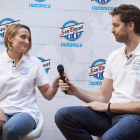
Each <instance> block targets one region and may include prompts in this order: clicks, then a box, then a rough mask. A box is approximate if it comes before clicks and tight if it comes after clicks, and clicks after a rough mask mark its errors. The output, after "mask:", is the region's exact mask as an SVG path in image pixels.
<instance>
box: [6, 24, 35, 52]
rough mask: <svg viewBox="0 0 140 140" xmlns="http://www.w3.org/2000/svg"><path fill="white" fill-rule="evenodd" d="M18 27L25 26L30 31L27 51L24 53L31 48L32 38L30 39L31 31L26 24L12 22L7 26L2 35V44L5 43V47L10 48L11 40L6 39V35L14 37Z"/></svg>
mask: <svg viewBox="0 0 140 140" xmlns="http://www.w3.org/2000/svg"><path fill="white" fill-rule="evenodd" d="M20 28H25V29H27V30H28V31H29V33H30V40H29V46H28V48H27V51H26V53H28V52H29V50H30V49H31V48H32V39H31V31H30V28H29V27H28V26H26V25H23V24H12V25H10V26H9V27H8V29H7V31H6V33H5V36H4V45H5V47H6V48H7V49H12V46H11V42H10V41H9V40H8V35H10V36H11V37H15V36H16V34H17V31H18V30H19V29H20Z"/></svg>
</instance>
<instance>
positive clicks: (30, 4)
mask: <svg viewBox="0 0 140 140" xmlns="http://www.w3.org/2000/svg"><path fill="white" fill-rule="evenodd" d="M35 1H36V2H39V3H29V7H30V8H40V9H41V8H51V4H47V3H42V2H45V1H46V0H35Z"/></svg>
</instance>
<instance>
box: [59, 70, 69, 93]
mask: <svg viewBox="0 0 140 140" xmlns="http://www.w3.org/2000/svg"><path fill="white" fill-rule="evenodd" d="M60 78H61V80H63V82H64V83H66V81H65V76H64V73H62V74H60ZM64 92H65V94H68V91H67V90H65V91H64Z"/></svg>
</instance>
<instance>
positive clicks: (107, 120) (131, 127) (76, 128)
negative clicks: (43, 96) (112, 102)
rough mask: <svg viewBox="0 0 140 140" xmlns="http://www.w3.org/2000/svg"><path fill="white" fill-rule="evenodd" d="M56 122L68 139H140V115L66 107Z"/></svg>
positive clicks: (58, 115) (58, 112)
mask: <svg viewBox="0 0 140 140" xmlns="http://www.w3.org/2000/svg"><path fill="white" fill-rule="evenodd" d="M55 122H56V124H57V126H58V128H59V129H60V131H61V132H62V133H63V135H64V136H65V138H66V139H67V140H93V138H92V137H91V135H93V136H99V137H101V140H140V115H137V114H116V113H108V112H105V113H104V112H97V111H94V110H92V109H89V108H87V107H82V106H74V107H65V108H62V109H60V110H58V111H57V113H56V115H55Z"/></svg>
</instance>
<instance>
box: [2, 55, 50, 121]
mask: <svg viewBox="0 0 140 140" xmlns="http://www.w3.org/2000/svg"><path fill="white" fill-rule="evenodd" d="M13 61H14V60H12V59H11V58H10V57H9V56H8V54H7V52H4V53H3V54H0V108H1V109H2V110H3V111H4V112H5V113H7V114H15V113H18V112H27V113H29V114H30V115H31V116H32V117H33V118H34V120H35V122H36V123H37V122H38V119H39V109H38V105H37V100H36V91H35V86H36V85H37V86H43V85H45V84H48V83H49V79H48V77H47V74H46V73H45V70H44V69H43V66H42V64H41V61H40V60H38V59H37V58H35V57H33V56H29V55H26V54H23V55H22V58H21V60H20V62H19V63H18V65H17V66H16V67H13V66H14V63H13Z"/></svg>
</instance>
